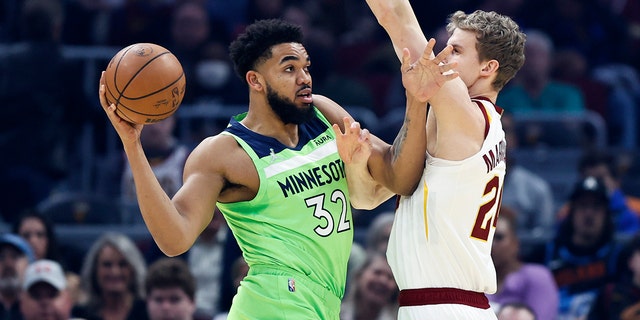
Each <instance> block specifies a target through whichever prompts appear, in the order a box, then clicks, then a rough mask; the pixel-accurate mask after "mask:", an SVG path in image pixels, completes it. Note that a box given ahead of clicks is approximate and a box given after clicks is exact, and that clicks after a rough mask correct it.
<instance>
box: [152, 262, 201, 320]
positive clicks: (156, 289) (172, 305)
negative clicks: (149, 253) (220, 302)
mask: <svg viewBox="0 0 640 320" xmlns="http://www.w3.org/2000/svg"><path fill="white" fill-rule="evenodd" d="M144 286H145V292H146V296H147V312H148V313H149V320H164V319H172V320H194V319H195V318H194V316H193V315H194V312H195V310H196V304H195V295H196V280H195V278H194V277H193V275H192V274H191V271H190V270H189V266H188V265H187V264H186V263H185V262H184V260H182V259H179V258H162V259H159V260H156V261H155V262H154V263H152V264H151V265H149V269H148V272H147V277H146V279H145V285H144ZM202 319H211V317H206V318H202Z"/></svg>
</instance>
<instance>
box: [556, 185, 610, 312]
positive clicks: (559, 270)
mask: <svg viewBox="0 0 640 320" xmlns="http://www.w3.org/2000/svg"><path fill="white" fill-rule="evenodd" d="M568 210H569V214H568V216H567V217H566V219H564V220H563V221H562V223H561V224H560V227H559V229H558V231H557V233H556V236H555V238H554V239H553V240H552V241H551V242H549V243H548V245H547V248H546V258H545V263H546V265H547V267H549V269H551V272H552V273H553V276H554V278H555V280H556V284H557V285H558V289H559V291H560V308H559V310H558V315H559V319H581V318H583V317H586V316H587V314H588V313H589V309H590V308H591V305H592V304H593V301H594V300H595V299H596V296H597V295H598V294H599V293H600V290H601V289H602V288H603V286H604V285H605V284H606V283H608V282H610V281H614V280H615V279H616V276H617V274H618V271H619V270H618V264H617V261H618V254H619V250H620V249H619V243H618V242H617V241H616V239H615V238H614V234H615V226H614V221H613V216H612V213H611V211H610V209H609V195H608V192H607V189H606V187H605V185H604V182H602V181H601V180H599V179H597V178H596V177H591V176H589V177H586V178H584V179H582V180H580V181H579V182H578V183H577V184H576V185H575V187H574V189H573V192H572V193H571V196H570V200H569V205H568Z"/></svg>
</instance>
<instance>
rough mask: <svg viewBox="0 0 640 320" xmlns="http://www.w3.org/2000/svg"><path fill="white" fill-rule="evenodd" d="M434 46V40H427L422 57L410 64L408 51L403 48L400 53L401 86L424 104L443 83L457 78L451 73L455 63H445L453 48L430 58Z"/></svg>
mask: <svg viewBox="0 0 640 320" xmlns="http://www.w3.org/2000/svg"><path fill="white" fill-rule="evenodd" d="M435 44H436V40H435V39H433V38H431V39H429V42H428V43H427V47H426V48H425V49H424V53H423V54H422V57H420V59H418V60H417V61H416V62H414V63H411V53H410V52H409V49H407V48H405V49H404V50H403V52H402V66H401V73H402V85H403V86H404V88H405V89H406V90H407V92H408V93H409V94H410V95H412V96H414V97H415V98H416V99H418V100H419V101H420V102H424V103H426V102H427V101H428V100H429V99H430V98H431V97H433V95H434V94H435V93H436V92H438V89H440V87H442V86H443V85H444V83H445V82H447V81H449V80H452V79H455V78H457V77H458V72H456V71H453V68H455V67H456V66H457V63H455V62H453V63H446V62H445V59H446V58H447V56H449V55H450V54H451V52H453V47H452V46H447V47H446V48H444V49H443V50H442V51H440V53H438V55H437V56H435V57H434V58H432V57H431V56H432V55H433V54H432V53H433V47H434V46H435Z"/></svg>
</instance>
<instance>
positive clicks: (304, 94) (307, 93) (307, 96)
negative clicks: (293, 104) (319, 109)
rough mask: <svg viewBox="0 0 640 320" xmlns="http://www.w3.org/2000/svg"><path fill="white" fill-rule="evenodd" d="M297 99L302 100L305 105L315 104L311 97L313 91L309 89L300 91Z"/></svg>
mask: <svg viewBox="0 0 640 320" xmlns="http://www.w3.org/2000/svg"><path fill="white" fill-rule="evenodd" d="M297 97H298V98H300V99H301V100H302V102H304V103H312V102H313V96H312V95H311V89H309V88H307V89H302V90H300V91H299V92H298V95H297Z"/></svg>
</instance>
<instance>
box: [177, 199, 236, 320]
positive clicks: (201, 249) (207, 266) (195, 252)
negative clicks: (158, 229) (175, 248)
mask: <svg viewBox="0 0 640 320" xmlns="http://www.w3.org/2000/svg"><path fill="white" fill-rule="evenodd" d="M227 232H228V230H227V224H226V222H225V220H224V216H223V215H222V213H221V212H220V210H218V208H216V211H215V213H214V214H213V219H211V222H209V224H208V225H207V227H206V228H205V229H204V230H203V231H202V233H200V235H199V236H198V239H197V240H196V242H195V243H194V244H193V246H192V247H191V249H189V251H188V255H187V261H188V264H189V269H190V270H191V272H192V273H193V276H194V277H195V279H196V282H197V283H198V287H197V290H196V295H195V303H196V307H197V313H198V314H199V315H206V316H208V318H209V319H211V317H213V316H214V315H215V314H217V313H218V312H219V306H218V304H219V302H220V295H221V292H222V283H221V282H222V281H224V280H223V279H222V269H223V263H222V259H223V257H224V248H225V243H224V242H225V240H226V235H227Z"/></svg>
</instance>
